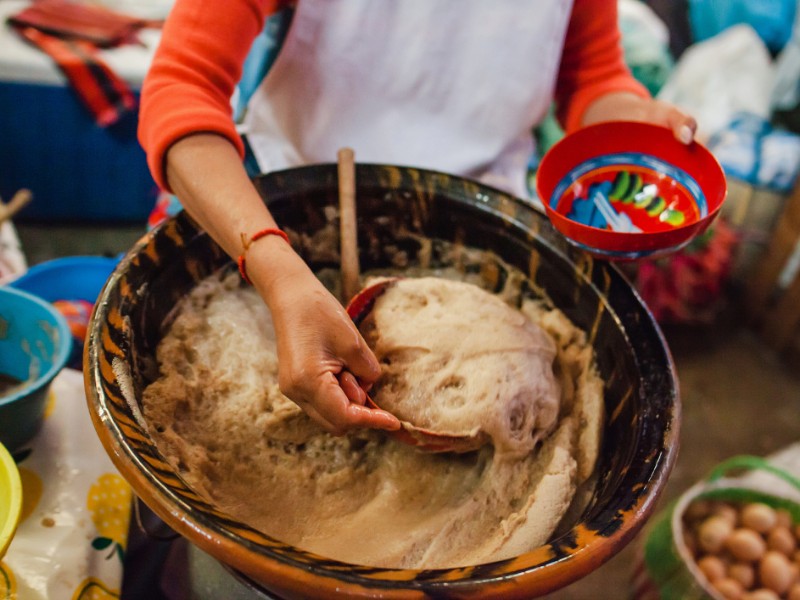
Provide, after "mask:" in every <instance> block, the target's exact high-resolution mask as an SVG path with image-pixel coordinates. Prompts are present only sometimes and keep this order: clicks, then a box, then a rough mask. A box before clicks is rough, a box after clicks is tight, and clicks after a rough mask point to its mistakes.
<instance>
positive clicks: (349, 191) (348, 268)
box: [338, 148, 361, 304]
mask: <svg viewBox="0 0 800 600" xmlns="http://www.w3.org/2000/svg"><path fill="white" fill-rule="evenodd" d="M338 159H339V170H338V172H339V244H340V254H341V274H342V301H343V302H344V303H345V304H347V302H348V301H349V300H350V299H351V298H353V297H354V296H355V295H356V294H357V293H358V290H359V289H360V288H361V284H360V283H359V276H360V271H361V267H360V266H359V263H358V231H357V227H356V171H355V157H354V153H353V151H352V150H351V149H350V148H342V149H341V150H339V153H338Z"/></svg>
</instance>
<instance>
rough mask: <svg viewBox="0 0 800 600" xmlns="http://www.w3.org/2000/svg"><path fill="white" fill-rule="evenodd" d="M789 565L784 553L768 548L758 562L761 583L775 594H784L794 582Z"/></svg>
mask: <svg viewBox="0 0 800 600" xmlns="http://www.w3.org/2000/svg"><path fill="white" fill-rule="evenodd" d="M791 566H792V565H791V563H790V562H789V559H788V558H786V555H785V554H781V553H780V552H776V551H774V550H770V551H769V552H767V553H766V554H765V555H764V558H762V559H761V561H760V562H759V563H758V577H759V579H760V581H761V585H762V586H764V587H766V588H769V589H771V590H772V591H773V592H775V593H776V594H779V595H780V594H785V593H786V592H787V591H789V587H791V585H792V583H794V580H793V573H792V569H791Z"/></svg>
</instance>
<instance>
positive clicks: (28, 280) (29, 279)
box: [9, 256, 119, 370]
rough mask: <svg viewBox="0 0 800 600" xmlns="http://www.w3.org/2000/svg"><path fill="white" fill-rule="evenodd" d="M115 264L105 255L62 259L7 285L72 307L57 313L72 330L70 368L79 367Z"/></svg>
mask: <svg viewBox="0 0 800 600" xmlns="http://www.w3.org/2000/svg"><path fill="white" fill-rule="evenodd" d="M118 262H119V258H108V257H105V256H64V257H61V258H54V259H53V260H48V261H45V262H42V263H39V264H37V265H34V266H32V267H30V268H29V269H28V270H27V271H26V272H25V273H24V274H23V275H21V276H20V277H18V278H17V279H15V280H14V281H12V282H10V283H9V285H10V286H11V287H13V288H16V289H18V290H22V291H23V292H29V293H31V294H33V295H35V296H38V297H39V298H42V299H43V300H47V301H48V302H59V301H62V302H68V303H73V304H74V305H75V306H73V307H66V308H67V309H68V312H67V313H65V312H64V310H63V309H64V307H63V305H62V306H61V309H62V310H60V312H61V313H62V314H64V315H65V316H66V318H67V323H68V324H69V325H70V329H71V330H72V352H71V354H70V357H69V360H68V362H67V366H68V367H70V368H73V369H78V370H80V369H81V368H82V365H83V343H84V338H85V331H86V328H87V326H88V324H89V317H90V316H91V309H92V306H93V305H94V302H95V300H97V296H99V295H100V291H101V290H102V289H103V286H104V285H105V284H106V280H107V279H108V278H109V277H110V276H111V273H113V271H114V269H115V268H116V266H117V263H118ZM81 303H86V304H84V305H81ZM58 307H59V305H57V308H58Z"/></svg>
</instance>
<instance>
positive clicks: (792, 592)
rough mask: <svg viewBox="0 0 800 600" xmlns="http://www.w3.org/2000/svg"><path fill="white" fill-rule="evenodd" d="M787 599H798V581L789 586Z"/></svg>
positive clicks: (799, 598) (799, 599)
mask: <svg viewBox="0 0 800 600" xmlns="http://www.w3.org/2000/svg"><path fill="white" fill-rule="evenodd" d="M786 599H787V600H800V583H795V584H794V585H793V586H792V587H791V588H789V595H788V596H786Z"/></svg>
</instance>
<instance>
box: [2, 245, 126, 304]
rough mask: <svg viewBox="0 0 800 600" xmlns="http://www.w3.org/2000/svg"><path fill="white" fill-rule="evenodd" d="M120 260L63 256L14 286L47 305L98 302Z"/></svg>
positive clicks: (30, 271) (39, 266)
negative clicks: (42, 300)
mask: <svg viewBox="0 0 800 600" xmlns="http://www.w3.org/2000/svg"><path fill="white" fill-rule="evenodd" d="M118 262H119V259H117V258H107V257H105V256H64V257H61V258H54V259H53V260H48V261H45V262H42V263H39V264H37V265H33V266H32V267H30V268H29V269H28V270H27V271H26V272H25V273H24V274H22V275H20V276H19V277H18V278H17V279H15V280H14V281H12V282H11V283H10V284H9V285H11V286H12V287H14V288H16V289H18V290H23V291H25V292H29V293H31V294H34V295H36V296H39V297H40V298H44V299H45V300H47V301H48V302H55V301H56V300H84V301H86V302H91V303H93V304H94V301H95V300H97V296H99V295H100V290H102V289H103V286H104V285H105V283H106V280H107V279H108V278H109V276H110V275H111V273H112V272H113V271H114V268H115V267H116V266H117V263H118Z"/></svg>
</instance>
